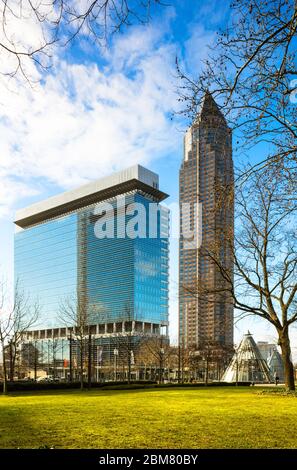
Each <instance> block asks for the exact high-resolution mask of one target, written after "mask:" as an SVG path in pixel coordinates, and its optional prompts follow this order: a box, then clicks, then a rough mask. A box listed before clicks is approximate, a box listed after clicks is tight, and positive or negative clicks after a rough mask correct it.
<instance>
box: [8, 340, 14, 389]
mask: <svg viewBox="0 0 297 470" xmlns="http://www.w3.org/2000/svg"><path fill="white" fill-rule="evenodd" d="M13 377H14V367H13V351H12V344H11V343H10V344H9V380H10V382H13Z"/></svg>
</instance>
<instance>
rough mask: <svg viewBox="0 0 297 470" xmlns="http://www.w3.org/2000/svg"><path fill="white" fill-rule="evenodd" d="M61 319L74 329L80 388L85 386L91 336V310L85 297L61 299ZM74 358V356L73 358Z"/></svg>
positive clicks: (73, 344) (74, 346) (73, 341)
mask: <svg viewBox="0 0 297 470" xmlns="http://www.w3.org/2000/svg"><path fill="white" fill-rule="evenodd" d="M59 319H60V320H61V321H62V322H63V323H64V324H65V325H66V326H67V327H68V328H71V329H72V335H71V336H72V338H71V339H72V350H73V349H75V351H74V352H75V354H76V355H77V357H78V358H79V361H78V362H79V375H80V388H81V390H82V389H83V388H84V371H85V364H84V362H85V357H87V354H88V350H87V347H86V339H87V338H88V336H89V311H88V306H87V303H86V302H85V299H81V298H80V296H78V298H76V297H75V298H73V297H68V298H66V299H65V300H63V301H61V303H60V307H59ZM71 359H72V358H71Z"/></svg>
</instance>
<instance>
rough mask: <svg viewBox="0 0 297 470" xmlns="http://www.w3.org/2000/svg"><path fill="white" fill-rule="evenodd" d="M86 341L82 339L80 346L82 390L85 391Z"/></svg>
mask: <svg viewBox="0 0 297 470" xmlns="http://www.w3.org/2000/svg"><path fill="white" fill-rule="evenodd" d="M83 342H84V340H83V339H82V341H81V345H80V389H81V390H83V389H84V344H83Z"/></svg>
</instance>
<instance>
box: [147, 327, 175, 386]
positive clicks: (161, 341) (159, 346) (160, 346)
mask: <svg viewBox="0 0 297 470" xmlns="http://www.w3.org/2000/svg"><path fill="white" fill-rule="evenodd" d="M172 355H173V348H171V347H170V344H169V341H168V339H167V338H166V337H164V336H163V335H160V336H159V335H158V336H151V337H147V338H143V339H142V341H141V346H140V351H139V357H140V358H141V357H142V358H145V360H146V361H147V363H149V364H151V365H152V364H153V365H155V366H157V368H158V370H159V374H158V382H159V383H162V382H164V369H165V368H166V367H168V365H169V359H170V357H171V356H172Z"/></svg>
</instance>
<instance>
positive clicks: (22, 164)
mask: <svg viewBox="0 0 297 470" xmlns="http://www.w3.org/2000/svg"><path fill="white" fill-rule="evenodd" d="M143 31H144V32H142V33H141V34H140V33H139V29H138V28H135V30H134V34H133V33H131V34H130V35H129V36H127V37H125V39H124V40H122V39H120V38H119V39H118V40H117V41H116V42H115V43H114V46H113V48H112V49H111V51H110V61H109V65H108V67H105V68H102V69H99V68H98V66H97V65H95V64H88V65H76V64H72V65H69V64H67V63H66V62H65V61H60V63H57V64H56V67H55V72H54V73H52V74H50V75H48V76H47V77H46V78H45V81H44V82H42V83H39V84H36V85H35V86H34V88H33V90H32V89H31V88H30V87H21V88H16V87H15V88H14V89H13V90H12V92H8V91H7V88H6V86H7V84H6V83H4V82H3V80H2V82H1V83H0V133H1V136H2V138H1V142H0V155H1V159H0V175H2V178H4V181H6V183H5V184H4V185H3V186H2V196H3V199H2V201H3V206H6V209H5V208H4V207H2V214H3V213H4V211H5V212H7V208H8V206H12V205H13V204H14V203H15V202H16V201H17V199H18V198H22V197H23V196H24V195H25V194H26V195H27V194H34V193H35V192H36V191H39V190H40V184H39V186H38V187H37V186H36V184H37V183H36V181H38V180H40V179H42V181H44V182H45V184H46V183H47V182H48V183H54V184H55V185H59V186H60V187H61V188H70V187H73V186H76V185H79V184H81V183H83V182H85V181H86V180H88V179H90V178H91V179H94V178H98V177H101V176H103V175H105V174H107V173H110V172H112V171H114V170H118V169H120V168H123V167H126V166H129V165H132V164H134V163H136V162H137V163H142V164H149V162H150V161H152V160H153V159H154V158H160V157H162V156H163V155H165V154H168V153H169V152H173V151H174V148H175V145H176V140H177V139H178V138H180V136H178V135H177V133H176V131H175V129H174V126H173V124H172V123H171V121H170V120H169V119H168V112H170V111H171V110H172V108H173V107H174V104H175V99H176V96H175V94H174V84H173V76H174V54H175V50H174V47H173V46H172V45H170V44H168V43H166V42H162V41H160V35H159V34H156V35H155V36H154V34H153V32H152V31H153V30H152V28H147V29H146V28H143ZM145 31H147V35H146V34H145ZM136 36H137V38H138V39H137V41H136V44H137V47H135V39H136ZM129 41H130V45H131V48H130V47H129ZM142 45H143V47H142ZM130 50H133V54H132V55H133V60H132V59H131V57H132V56H131V57H130ZM119 51H120V56H121V57H122V60H123V61H124V62H125V63H128V61H130V62H129V66H128V69H126V68H125V67H124V70H121V67H118V65H119V62H118V59H117V54H118V53H119ZM129 57H130V58H129ZM12 86H13V84H12V83H11V84H10V87H12ZM16 178H17V180H16ZM16 181H17V182H16ZM19 181H22V183H21V187H20V183H19ZM7 182H9V184H8V183H7ZM17 188H21V190H17ZM26 188H27V191H26Z"/></svg>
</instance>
